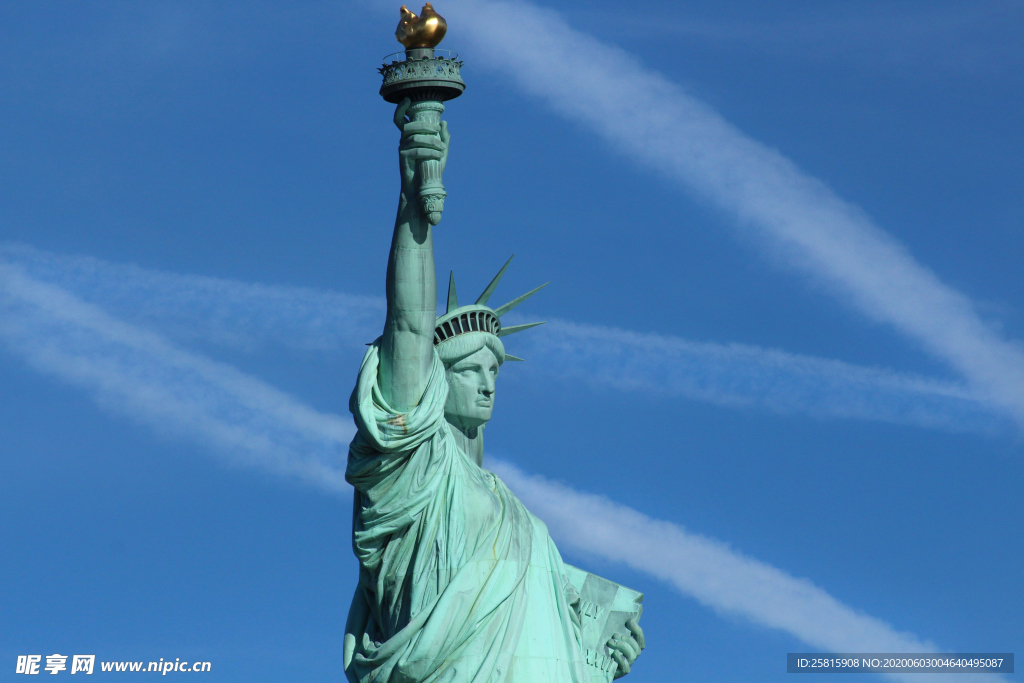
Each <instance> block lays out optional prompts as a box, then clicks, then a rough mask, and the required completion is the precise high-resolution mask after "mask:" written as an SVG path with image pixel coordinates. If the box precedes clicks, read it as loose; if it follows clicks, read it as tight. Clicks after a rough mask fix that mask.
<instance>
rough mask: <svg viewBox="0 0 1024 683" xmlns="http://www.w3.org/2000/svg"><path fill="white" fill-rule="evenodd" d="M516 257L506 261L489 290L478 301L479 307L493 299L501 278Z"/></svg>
mask: <svg viewBox="0 0 1024 683" xmlns="http://www.w3.org/2000/svg"><path fill="white" fill-rule="evenodd" d="M515 257H516V255H515V254H512V255H511V256H509V257H508V261H505V265H503V266H502V267H501V270H499V271H498V274H497V275H495V276H494V279H493V280H491V284H489V285H487V289H485V290H484V293H483V294H481V295H480V297H479V298H478V299H477V300H476V305H477V306H484V305H486V304H487V300H488V299H490V298H491V294H494V290H495V288H497V286H498V283H499V282H501V276H502V275H504V274H505V269H506V268H508V264H510V263H512V259H514V258H515Z"/></svg>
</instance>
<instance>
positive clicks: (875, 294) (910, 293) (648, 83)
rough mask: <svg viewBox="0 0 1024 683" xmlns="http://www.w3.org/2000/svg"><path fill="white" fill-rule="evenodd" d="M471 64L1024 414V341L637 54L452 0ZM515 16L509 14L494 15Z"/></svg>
mask: <svg viewBox="0 0 1024 683" xmlns="http://www.w3.org/2000/svg"><path fill="white" fill-rule="evenodd" d="M446 7H449V8H450V9H449V10H447V13H448V15H449V21H451V22H452V23H453V25H454V23H455V22H458V24H459V26H460V27H461V28H462V30H463V32H462V34H461V36H462V38H463V40H465V41H468V42H469V43H470V44H471V46H472V48H473V52H474V55H475V59H476V60H477V63H478V64H481V65H487V66H490V67H492V68H494V69H496V70H498V71H500V72H502V73H503V74H505V75H506V76H507V77H508V78H509V80H510V82H512V83H514V84H515V85H517V86H518V88H519V89H520V90H522V91H524V92H526V93H528V94H530V95H533V96H535V97H538V98H539V99H541V100H542V101H544V102H546V103H547V104H548V105H549V106H550V107H551V108H552V109H553V110H554V111H556V112H557V113H559V114H560V115H562V116H564V117H565V118H567V119H569V120H570V121H573V122H575V123H578V124H580V125H581V126H583V127H585V128H587V129H589V130H590V131H593V132H596V133H597V134H598V135H600V136H601V137H602V138H603V139H604V140H605V142H606V143H607V144H608V145H609V146H610V147H611V148H613V149H616V150H617V151H618V152H620V153H621V154H623V155H624V156H626V157H628V158H630V159H633V160H635V161H637V162H640V163H641V164H643V165H646V166H648V167H650V168H652V169H654V170H656V171H658V172H661V173H663V174H665V175H666V176H667V177H669V178H673V179H675V180H676V181H678V182H679V183H681V184H682V186H684V187H685V188H687V189H688V190H690V191H692V192H694V193H695V194H696V195H698V196H700V197H702V198H704V199H706V200H708V201H710V202H711V203H713V204H714V205H716V206H718V207H719V208H721V209H722V210H724V211H725V212H726V213H727V214H728V215H730V216H732V217H733V218H734V219H735V220H736V222H737V223H738V224H739V225H740V226H741V228H742V234H743V235H744V236H745V237H746V238H747V239H749V240H751V241H756V242H758V243H759V244H760V245H761V246H762V247H763V248H764V249H765V250H767V251H769V252H771V253H773V254H776V255H778V256H780V257H781V258H782V259H783V260H784V261H785V262H787V263H789V264H790V265H791V266H793V267H795V268H796V269H798V270H800V271H803V272H805V273H808V274H810V275H812V276H813V277H815V278H816V279H818V280H820V281H822V282H824V283H826V284H827V285H829V286H830V287H832V288H833V289H834V290H836V291H837V292H838V293H839V294H840V296H841V297H842V298H843V299H845V300H847V301H849V302H850V303H852V304H853V305H854V306H855V307H856V308H858V309H859V310H860V311H861V312H862V313H864V314H866V315H867V316H869V317H870V318H872V319H874V320H877V321H881V322H885V323H888V324H890V325H892V326H893V327H895V328H896V329H897V330H899V331H900V332H902V333H903V334H905V335H907V336H908V337H910V338H911V339H912V340H914V341H915V342H916V343H918V344H919V345H920V346H921V347H922V348H924V349H925V350H927V351H928V352H930V353H932V354H934V355H935V356H937V357H938V358H941V359H942V360H944V361H945V362H947V363H948V364H949V365H950V366H951V367H952V368H954V369H955V370H956V371H958V372H959V373H961V374H962V375H963V376H964V377H965V378H966V379H967V380H968V381H970V382H971V383H972V384H973V385H974V386H975V387H977V388H978V389H979V390H980V391H982V392H984V393H985V394H986V395H987V397H988V398H989V399H990V400H991V401H992V402H994V403H995V404H997V405H999V406H1000V407H1001V408H1002V409H1003V410H1004V411H1006V412H1007V413H1008V414H1009V415H1011V416H1013V417H1014V418H1015V419H1016V420H1017V421H1018V422H1019V423H1021V424H1024V350H1022V348H1021V346H1020V345H1019V344H1017V343H1016V342H1012V341H1009V340H1006V339H1004V338H1003V337H1001V336H1000V335H999V334H998V333H997V332H995V331H994V330H993V329H992V328H991V327H989V326H988V325H987V324H985V323H984V322H983V321H982V319H981V318H980V317H979V315H978V313H977V311H976V310H975V307H974V304H973V303H972V301H971V300H970V299H969V298H968V297H967V296H965V295H964V294H962V293H960V292H958V291H956V290H954V289H952V288H950V287H948V286H946V285H945V284H943V283H942V282H941V281H940V280H939V278H938V277H937V276H936V275H935V274H934V273H932V272H931V271H930V270H928V269H927V268H925V267H924V266H922V265H921V264H919V263H918V262H917V261H915V260H914V258H913V257H912V256H911V255H910V254H909V253H908V252H907V250H906V249H905V248H904V247H903V245H901V244H900V243H898V242H897V241H896V240H895V239H893V238H892V237H891V236H890V235H888V234H887V233H886V232H884V231H883V230H882V229H880V228H879V227H878V226H877V225H875V223H874V222H873V221H872V220H871V219H870V218H869V217H868V216H867V215H865V214H864V212H863V211H862V210H861V209H859V208H858V207H856V206H854V205H852V204H850V203H848V202H846V201H844V200H843V199H841V198H840V197H838V196H837V195H836V194H835V193H834V192H833V191H832V190H831V189H829V188H828V187H827V186H826V185H825V184H824V183H822V182H821V181H819V180H817V179H816V178H812V177H811V176H809V175H807V174H805V173H803V172H802V171H801V170H800V169H799V168H797V166H796V165H795V164H794V163H793V162H792V161H790V160H789V159H787V158H786V157H785V156H783V155H782V154H780V153H779V152H777V151H775V150H773V149H771V148H769V147H767V146H765V145H763V144H761V143H759V142H757V141H756V140H753V139H751V138H750V137H748V136H746V135H744V134H743V133H742V132H741V131H740V130H738V129H737V128H736V127H734V126H733V125H732V124H730V123H729V122H728V121H726V120H725V119H724V118H723V117H722V116H721V115H719V114H718V113H717V112H716V111H714V110H713V109H712V108H711V107H709V106H708V105H707V104H705V103H704V102H702V101H700V100H698V99H696V98H694V97H692V96H690V95H689V94H687V93H686V92H685V91H684V90H683V89H682V88H681V87H679V86H678V85H676V84H674V83H672V82H671V81H670V80H668V79H667V78H666V77H664V76H663V75H661V74H660V73H658V72H656V71H654V70H652V69H650V68H647V67H645V66H644V65H643V64H642V63H641V62H640V61H639V60H638V59H637V58H636V57H635V56H633V55H631V54H629V53H627V52H625V51H624V50H622V49H620V48H618V47H615V46H614V45H609V44H606V43H603V42H601V41H599V40H597V39H595V38H593V37H591V36H588V35H585V34H583V33H580V32H579V31H576V30H575V29H573V28H572V27H570V26H569V24H568V23H567V22H566V21H565V19H563V18H562V17H561V16H560V15H558V14H556V13H555V12H552V11H550V10H546V9H542V8H539V7H537V6H536V5H533V4H531V3H528V2H507V1H503V0H493V1H491V0H488V1H486V2H481V1H478V0H449V2H448V4H447V5H446ZM496 16H515V17H516V21H515V22H511V23H509V22H496V21H494V17H496Z"/></svg>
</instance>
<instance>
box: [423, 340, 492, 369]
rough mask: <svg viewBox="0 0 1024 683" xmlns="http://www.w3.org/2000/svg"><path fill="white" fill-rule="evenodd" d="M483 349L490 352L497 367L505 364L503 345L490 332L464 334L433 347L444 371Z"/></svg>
mask: <svg viewBox="0 0 1024 683" xmlns="http://www.w3.org/2000/svg"><path fill="white" fill-rule="evenodd" d="M483 348H487V349H490V350H491V353H493V354H494V357H495V358H497V359H498V365H501V364H502V363H504V362H505V345H504V344H502V343H501V340H500V339H498V338H497V337H496V336H494V335H493V334H491V333H490V332H466V333H465V334H460V335H459V336H457V337H452V338H451V339H448V340H447V341H444V342H441V343H440V344H437V345H436V346H435V347H434V349H436V350H437V355H438V357H439V358H440V359H441V362H442V363H444V367H445V369H448V368H450V367H451V366H453V365H455V364H456V363H458V362H459V361H460V360H462V359H463V358H468V357H469V356H472V355H473V354H474V353H476V352H477V351H479V350H480V349H483Z"/></svg>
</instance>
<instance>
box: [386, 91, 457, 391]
mask: <svg viewBox="0 0 1024 683" xmlns="http://www.w3.org/2000/svg"><path fill="white" fill-rule="evenodd" d="M410 106H411V104H410V102H409V100H408V99H406V100H404V101H402V102H401V103H400V104H399V105H398V108H397V109H396V110H395V125H396V126H398V129H399V130H400V131H401V132H402V138H401V142H400V143H399V147H398V164H399V169H400V171H401V179H402V186H401V192H400V194H399V197H398V215H397V217H396V218H395V233H394V236H393V237H392V239H391V255H390V257H389V258H388V274H387V302H388V313H387V319H386V321H385V323H384V338H383V340H382V342H381V354H380V388H381V392H382V393H383V394H384V398H385V400H386V401H388V403H390V404H391V405H392V406H393V407H394V408H396V409H398V410H407V409H409V408H412V407H413V406H415V405H416V404H417V403H418V402H419V400H420V397H421V396H422V395H423V389H424V387H425V386H426V384H427V378H428V377H429V375H430V368H431V364H432V362H433V344H434V341H433V340H434V322H435V320H436V318H437V276H436V274H435V272H434V240H433V231H432V226H431V224H430V221H429V220H428V216H427V214H426V213H425V212H424V209H423V207H422V205H421V203H420V201H419V190H418V188H417V187H416V185H415V184H414V181H415V179H416V174H417V162H421V161H427V160H432V161H437V162H439V163H440V170H441V171H443V170H444V165H445V163H446V162H447V160H448V141H449V136H448V126H447V124H446V123H445V122H444V121H440V120H439V119H440V116H439V115H438V116H437V117H436V119H435V118H434V117H428V118H426V119H425V120H417V121H410V120H409V118H408V117H407V116H406V114H407V112H408V111H409V108H410Z"/></svg>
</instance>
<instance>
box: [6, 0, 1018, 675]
mask: <svg viewBox="0 0 1024 683" xmlns="http://www.w3.org/2000/svg"><path fill="white" fill-rule="evenodd" d="M413 9H418V7H417V8H413ZM437 10H438V11H439V12H440V13H441V14H443V15H444V16H445V17H446V18H447V19H448V22H449V26H450V29H449V35H448V38H447V39H446V41H445V43H444V45H443V47H446V48H449V49H452V50H456V51H458V52H459V53H460V54H461V56H462V58H463V59H464V60H465V62H466V65H465V67H464V71H463V75H464V78H465V79H466V82H467V84H468V88H467V91H466V94H465V95H464V96H463V97H461V98H459V99H458V100H455V101H453V102H451V103H450V104H449V105H448V110H447V112H446V118H447V119H448V121H449V126H450V128H451V132H452V151H451V157H450V161H449V165H448V168H447V170H446V173H445V185H446V187H447V189H448V192H449V199H448V202H447V205H446V209H445V216H444V220H443V222H442V223H441V225H440V226H439V228H438V230H437V235H436V249H437V260H438V271H439V273H440V274H441V275H442V278H441V279H442V280H443V278H444V275H445V274H446V273H447V272H448V270H449V269H452V268H454V269H455V271H456V278H457V282H458V284H459V289H460V293H466V294H464V296H468V294H469V293H473V292H474V291H475V290H478V289H482V288H483V286H484V285H485V284H486V283H487V282H488V281H489V279H490V277H491V276H492V275H493V274H494V272H496V271H497V269H498V268H499V267H500V266H501V264H502V263H504V261H505V259H507V258H508V255H509V254H511V253H516V254H517V256H516V259H515V261H514V262H513V265H512V266H511V267H510V269H509V271H508V273H507V274H506V276H505V278H504V280H503V282H502V285H501V287H500V289H499V291H498V292H497V293H496V294H495V298H494V299H493V301H494V302H495V303H498V304H500V303H503V302H504V301H505V300H507V299H511V298H512V297H513V296H516V295H518V294H519V293H521V292H523V291H526V290H528V289H530V288H532V287H534V286H536V285H537V284H540V283H541V282H545V281H548V280H551V281H552V284H551V285H550V286H549V287H547V288H546V289H545V290H544V291H543V293H542V294H540V295H538V296H536V297H534V298H533V299H531V300H530V302H529V303H528V304H527V305H524V306H522V307H521V308H520V309H518V310H517V313H519V314H520V315H521V316H522V321H524V322H525V321H527V320H533V319H540V320H545V319H546V320H550V321H551V322H550V323H549V324H548V325H546V326H544V327H542V328H538V329H537V330H535V331H530V332H528V333H524V334H522V335H517V336H516V337H511V338H510V339H509V344H508V349H509V352H510V353H513V354H515V355H519V356H523V357H525V358H527V359H528V362H527V363H523V364H516V366H515V367H511V366H507V367H505V368H504V369H503V370H502V374H501V381H500V382H499V388H500V391H499V398H498V404H497V410H496V412H495V418H494V420H493V421H492V423H491V424H490V425H489V426H488V430H487V439H488V441H487V448H488V452H489V454H490V456H491V457H492V461H493V462H494V463H495V467H497V468H499V471H500V472H501V473H502V474H503V476H504V477H505V478H506V480H508V481H509V482H510V484H514V486H513V488H514V489H515V490H516V491H517V492H518V493H519V495H520V496H521V497H522V498H523V499H524V501H526V502H527V505H528V506H530V507H531V509H534V510H535V511H537V513H538V514H540V515H541V516H542V517H543V518H544V519H545V520H546V521H547V522H548V524H549V526H550V527H551V530H552V533H553V534H554V535H555V537H556V540H557V541H558V542H559V546H560V547H561V548H562V549H563V554H564V555H565V558H566V560H567V561H569V562H572V563H574V564H578V565H580V566H583V567H585V568H587V569H590V570H591V571H594V572H595V573H599V574H602V575H604V576H607V577H608V578H611V579H613V580H616V581H619V582H620V583H623V584H626V585H629V586H631V587H634V588H636V589H638V590H641V591H643V592H644V593H645V595H646V597H645V605H646V607H645V611H644V617H643V622H642V624H643V625H644V627H645V631H646V634H647V642H648V645H649V647H648V649H647V651H646V652H645V653H644V655H643V657H642V658H641V659H640V660H639V662H638V663H637V666H636V667H635V668H634V672H633V673H632V674H631V675H630V678H629V679H628V680H631V681H633V682H634V683H641V682H642V681H655V680H658V681H662V680H676V678H679V679H680V680H683V679H684V676H682V675H680V674H677V673H675V672H679V671H682V672H684V673H685V674H686V675H685V678H693V679H696V680H720V681H750V680H757V681H773V680H782V679H784V678H785V677H786V676H787V674H785V653H786V652H795V651H829V650H832V651H844V650H845V651H852V650H854V649H855V648H853V647H848V648H847V647H843V645H844V644H847V645H850V644H852V643H861V644H864V643H875V644H879V646H878V647H872V648H865V649H872V650H878V651H884V650H886V649H887V648H886V647H882V646H881V645H882V644H887V645H889V646H893V647H895V646H896V645H898V644H901V643H902V644H903V645H905V646H907V647H911V646H915V647H916V646H917V645H921V646H922V647H930V648H936V649H940V650H945V651H958V652H1012V651H1019V650H1021V649H1024V648H1022V647H1021V645H1022V644H1024V626H1022V623H1024V622H1022V620H1021V619H1020V617H1019V615H1020V614H1021V612H1022V611H1024V591H1022V590H1021V588H1022V587H1021V579H1020V577H1021V575H1022V569H1024V545H1022V541H1021V540H1020V534H1019V533H1018V532H1019V529H1020V522H1021V518H1022V513H1024V504H1022V502H1021V496H1020V491H1021V488H1022V484H1024V471H1022V466H1021V457H1022V446H1021V426H1022V425H1024V388H1022V387H1024V348H1022V346H1021V344H1020V340H1021V339H1024V309H1022V303H1021V302H1022V301H1024V286H1022V284H1021V280H1020V277H1019V265H1018V264H1019V263H1020V261H1021V257H1022V255H1024V240H1022V238H1021V231H1020V225H1021V216H1022V215H1024V200H1022V197H1024V134H1022V130H1021V127H1020V125H1019V110H1020V105H1021V102H1022V95H1024V76H1022V75H1021V74H1022V73H1024V70H1022V69H1021V66H1022V64H1021V62H1022V56H1021V52H1020V49H1019V45H1020V42H1021V34H1022V30H1024V10H1022V8H1021V5H1020V4H1019V3H1010V2H1005V3H1001V2H979V3H973V4H971V5H970V6H966V5H962V4H953V3H936V2H928V3H924V2H902V3H873V2H860V3H822V2H814V3H810V2H790V3H752V2H714V3H712V2H689V3H684V4H672V5H667V4H663V3H656V2H643V1H641V2H634V3H630V4H629V6H628V8H625V9H624V8H623V6H622V5H621V3H619V4H612V3H608V2H589V3H586V4H584V3H577V2H565V3H559V4H558V5H557V6H556V5H554V4H544V5H538V4H517V3H494V2H491V3H485V2H474V1H471V0H452V1H451V2H450V3H447V4H446V3H440V4H438V5H437ZM397 15H398V13H397V7H392V6H391V5H390V4H385V3H368V2H363V3H355V2H353V3H346V2H334V3H320V2H308V3H283V2H260V3H214V2H206V3H199V2H161V3H156V2H153V3H149V2H107V3H92V4H81V3H68V2H35V3H22V4H11V3H8V4H6V5H4V6H3V7H2V8H0V92H3V94H4V97H2V98H0V120H2V125H0V158H2V163H0V179H2V182H0V225H2V226H3V227H2V234H0V308H2V311H0V377H2V378H3V381H2V383H0V392H2V393H0V396H2V399H3V400H2V404H3V406H4V407H5V410H4V411H2V412H0V439H2V442H3V443H4V457H3V458H0V489H2V495H0V519H2V520H3V522H4V523H3V524H0V547H3V548H4V553H3V557H4V561H3V563H2V564H0V585H2V586H3V588H4V590H2V591H0V680H7V677H10V678H11V679H15V677H14V674H13V673H12V672H13V671H14V668H13V667H14V663H15V659H16V657H17V655H19V654H44V655H46V654H52V653H55V652H58V653H62V654H75V653H89V654H96V655H97V658H98V659H99V660H108V661H109V660H147V661H148V660H151V659H157V658H160V657H163V658H165V659H167V658H169V659H174V658H175V657H178V658H182V659H188V660H196V659H202V660H209V661H211V662H212V664H213V671H212V672H211V673H210V674H207V675H206V678H207V679H209V680H215V681H252V680H281V679H301V680H308V681H320V680H323V681H327V680H340V678H341V676H342V673H341V639H342V630H343V625H344V617H345V614H346V612H347V609H348V602H349V599H350V597H351V592H352V589H353V587H354V579H355V576H356V563H355V559H354V558H353V557H352V554H351V550H350V545H349V544H350V523H351V512H350V505H351V503H350V497H349V495H348V493H347V490H346V485H345V484H344V483H343V482H340V481H339V477H338V470H339V468H343V465H344V443H345V441H346V440H347V438H348V437H349V436H350V434H351V426H350V425H351V421H350V419H349V416H348V413H347V404H348V396H349V392H350V391H351V386H352V382H353V380H354V378H355V373H356V370H357V368H358V363H359V360H360V358H361V355H362V353H363V349H364V348H365V347H364V346H363V344H364V342H366V341H370V340H371V339H372V338H373V337H374V336H376V334H378V330H379V326H380V324H381V322H382V320H383V315H382V308H381V306H382V302H381V296H382V294H383V281H384V268H385V265H386V260H387V247H388V244H389V241H390V233H391V227H392V223H393V219H394V209H395V200H396V191H397V177H396V176H397V174H396V168H395V166H396V163H395V147H396V144H397V137H396V136H397V132H396V130H395V129H394V126H393V124H392V123H391V109H390V106H389V105H387V104H385V103H384V102H383V100H381V99H380V97H379V96H378V95H377V89H378V87H379V75H378V74H377V73H376V71H375V69H376V66H377V65H378V64H379V59H380V57H382V56H384V55H385V54H388V53H390V52H393V51H394V50H396V49H397V47H398V44H397V43H395V42H394V40H393V38H392V32H393V30H394V25H395V23H396V22H397ZM594 496H599V497H594ZM595 520H596V521H595ZM645 530H647V531H645ZM858 638H861V640H857V639H858ZM66 674H67V672H65V675H66ZM110 675H115V674H110ZM808 678H809V680H814V678H815V676H813V675H812V676H809V677H808ZM914 680H924V679H923V677H921V676H917V677H915V678H914ZM986 680H997V679H994V678H992V677H988V678H987V679H986Z"/></svg>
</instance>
